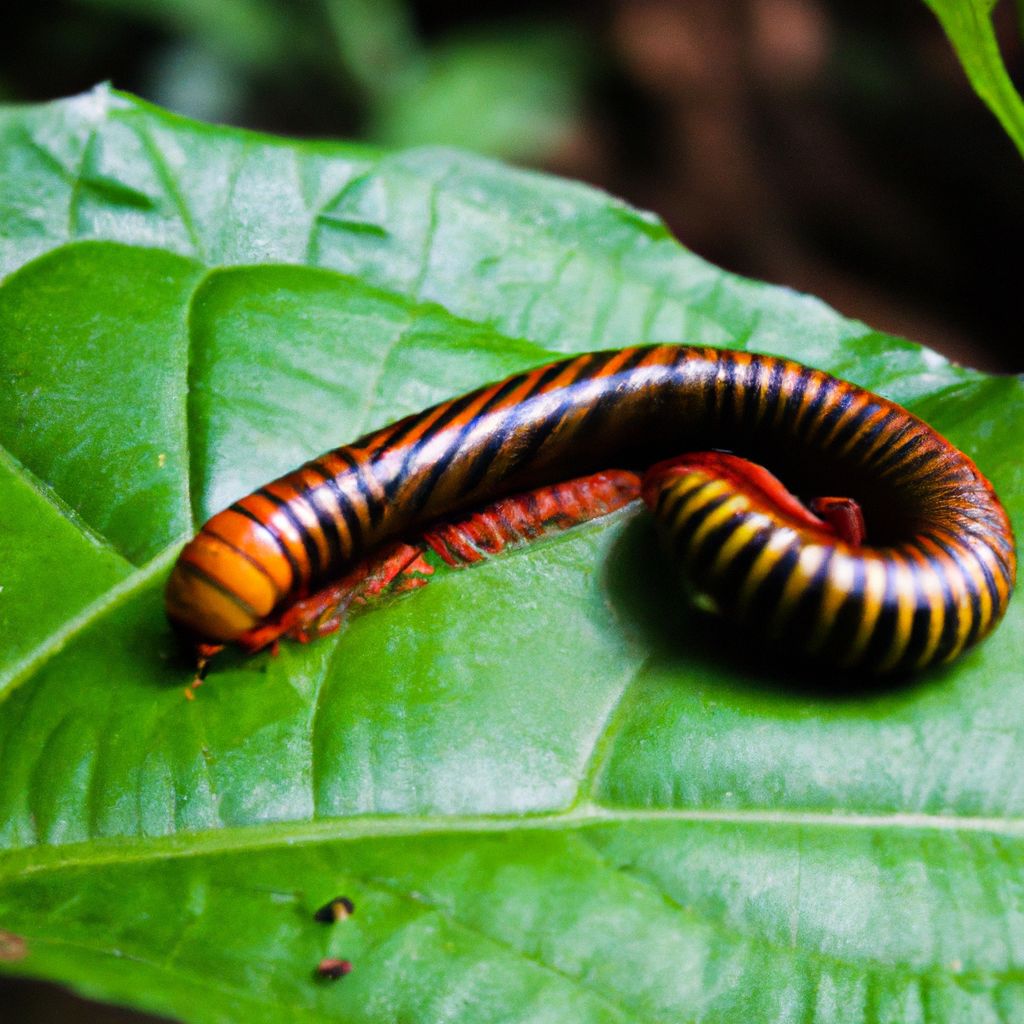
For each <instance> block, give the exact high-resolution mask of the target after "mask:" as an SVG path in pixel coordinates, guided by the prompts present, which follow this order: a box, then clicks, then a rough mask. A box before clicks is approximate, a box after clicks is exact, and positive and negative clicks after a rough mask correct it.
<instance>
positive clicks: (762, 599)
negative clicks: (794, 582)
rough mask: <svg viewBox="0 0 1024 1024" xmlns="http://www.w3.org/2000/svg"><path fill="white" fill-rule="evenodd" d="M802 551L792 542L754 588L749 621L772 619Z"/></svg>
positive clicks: (767, 620) (747, 613)
mask: <svg viewBox="0 0 1024 1024" xmlns="http://www.w3.org/2000/svg"><path fill="white" fill-rule="evenodd" d="M800 552H801V547H800V545H799V544H795V543H794V544H791V545H790V546H789V547H788V548H786V549H785V551H783V552H782V554H781V555H780V556H779V560H778V561H777V562H776V563H775V564H774V565H773V566H772V567H771V569H769V570H768V572H767V573H766V574H765V577H764V579H763V580H761V582H760V583H759V584H758V585H757V587H755V588H754V593H753V595H752V596H751V599H750V603H749V604H748V606H747V611H746V618H747V621H748V622H756V623H758V624H759V625H760V624H765V623H769V622H770V621H771V619H772V616H773V615H774V614H775V612H776V610H777V609H778V608H779V607H780V605H781V603H782V592H783V591H784V590H785V589H786V584H787V583H788V582H789V579H790V577H791V576H792V575H793V571H794V569H796V566H797V562H799V560H800Z"/></svg>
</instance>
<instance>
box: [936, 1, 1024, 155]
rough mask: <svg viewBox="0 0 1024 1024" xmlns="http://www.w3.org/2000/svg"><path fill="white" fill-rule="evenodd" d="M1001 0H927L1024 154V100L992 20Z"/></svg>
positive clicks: (976, 85)
mask: <svg viewBox="0 0 1024 1024" xmlns="http://www.w3.org/2000/svg"><path fill="white" fill-rule="evenodd" d="M996 2H997V0H925V3H926V4H927V5H928V6H929V7H930V8H931V9H932V12H933V13H934V15H935V16H936V17H937V18H938V19H939V21H940V22H941V23H942V27H943V29H944V30H945V32H946V35H947V36H949V41H950V42H951V43H952V44H953V49H954V50H956V53H957V56H958V57H959V58H960V63H961V64H962V65H963V67H964V71H966V72H967V77H968V78H969V79H970V81H971V85H973V86H974V91H975V92H976V93H977V94H978V95H979V96H980V97H981V98H982V99H983V100H984V101H985V103H986V104H988V108H989V110H991V111H992V113H993V114H995V115H996V117H997V118H999V123H1000V124H1001V125H1002V126H1003V128H1004V129H1005V130H1006V134H1007V135H1009V136H1010V138H1011V139H1012V140H1013V141H1014V142H1015V143H1016V145H1017V149H1019V150H1020V153H1021V156H1024V100H1021V97H1020V93H1018V92H1017V90H1016V88H1015V87H1014V84H1013V81H1012V80H1011V78H1010V76H1009V75H1008V74H1007V71H1006V65H1005V64H1004V63H1003V58H1002V55H1001V54H1000V52H999V42H998V40H997V39H996V33H995V28H994V26H993V24H992V12H993V10H994V9H995V6H996Z"/></svg>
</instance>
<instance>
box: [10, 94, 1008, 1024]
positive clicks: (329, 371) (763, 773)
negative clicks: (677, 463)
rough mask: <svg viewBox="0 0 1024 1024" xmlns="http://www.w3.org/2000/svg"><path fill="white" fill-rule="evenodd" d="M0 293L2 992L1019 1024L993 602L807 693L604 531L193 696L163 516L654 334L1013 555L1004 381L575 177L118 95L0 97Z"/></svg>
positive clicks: (416, 1019) (425, 593)
mask: <svg viewBox="0 0 1024 1024" xmlns="http://www.w3.org/2000/svg"><path fill="white" fill-rule="evenodd" d="M0 273H2V274H3V277H2V279H0V388H2V394H3V401H2V402H0V446H2V450H0V631H2V632H0V635H2V640H3V643H2V645H0V945H2V946H3V948H2V949H0V972H4V973H8V974H19V975H25V976H31V977H37V978H48V979H54V980H57V981H60V982H62V983H64V984H67V985H71V986H73V987H74V988H76V989H77V990H78V991H80V992H83V993H86V994H88V995H91V996H93V997H95V998H101V999H105V1000H109V1001H112V1002H123V1003H127V1004H130V1005H132V1006H135V1007H140V1008H144V1009H148V1010H150V1011H152V1012H155V1013H160V1014H163V1015H165V1016H170V1017H173V1018H177V1019H181V1020H185V1021H189V1022H197V1024H214V1022H235V1021H238V1020H240V1019H247V1020H251V1021H253V1022H254V1024H256V1022H268V1024H291V1022H293V1021H296V1020H303V1021H309V1022H318V1021H325V1022H326V1021H337V1020H344V1021H352V1022H366V1024H379V1022H380V1021H387V1020H401V1021H408V1022H411V1024H434V1022H438V1024H439V1022H442V1021H445V1022H458V1024H482V1022H492V1021H493V1022H495V1024H497V1022H502V1024H518V1022H523V1024H525V1022H527V1021H529V1022H531V1024H535V1022H539V1021H550V1022H552V1024H554V1022H558V1024H561V1022H565V1021H572V1022H574V1024H575V1022H620V1021H645V1022H646V1021H651V1022H659V1021H665V1022H668V1021H671V1022H673V1024H675V1022H680V1021H697V1020H699V1021H701V1022H703V1024H740V1022H742V1024H747V1022H752V1021H757V1022H760V1021H773V1022H778V1024H798V1022H799V1024H803V1022H805V1021H810V1020H814V1021H816V1022H818V1024H825V1022H832V1024H880V1022H891V1024H965V1022H968V1024H973V1022H976V1021H977V1022H987V1021H997V1020H1011V1021H1012V1020H1019V1019H1022V1018H1024V981H1022V979H1024V889H1022V887H1021V884H1020V871H1019V865H1020V863H1021V862H1022V858H1024V789H1022V787H1021V784H1020V777H1021V773H1020V764H1021V762H1022V759H1024V701H1022V700H1021V694H1020V688H1021V665H1022V664H1024V605H1022V604H1021V602H1020V600H1019V599H1018V600H1015V601H1013V602H1011V606H1010V609H1009V612H1008V614H1007V618H1006V621H1005V622H1004V624H1003V625H1002V627H1001V628H1000V629H999V630H998V631H997V632H996V633H995V635H994V636H993V637H992V638H991V639H990V640H989V641H987V642H986V643H985V644H983V645H982V646H981V647H980V648H978V649H977V650H974V651H972V652H970V654H969V655H968V656H967V657H965V658H964V659H962V660H961V661H959V662H957V663H956V664H954V665H952V666H949V667H947V668H945V669H942V670H940V671H936V672H932V673H930V674H928V675H926V676H924V677H922V678H920V679H918V680H915V681H914V682H913V683H910V684H907V685H905V686H902V687H895V688H892V689H878V688H877V687H872V686H869V685H867V682H866V681H865V686H864V688H863V690H862V691H860V692H851V690H850V689H849V687H846V688H844V689H841V690H838V689H837V687H836V682H835V680H834V679H833V678H832V677H831V675H830V674H829V673H827V672H824V671H818V672H810V673H808V672H803V673H800V674H794V671H792V670H791V669H790V668H789V667H788V666H787V665H785V664H782V665H775V666H774V667H771V668H766V667H765V666H764V665H763V664H762V663H761V662H760V660H759V658H758V652H757V651H756V649H751V645H750V644H749V643H748V642H747V640H746V638H744V637H737V636H735V635H734V634H733V633H730V631H728V630H727V629H724V628H720V627H715V626H713V625H709V623H708V621H707V620H706V619H705V618H702V617H701V616H700V615H699V614H697V613H695V612H694V611H692V610H690V609H689V608H688V607H687V606H686V605H685V604H684V603H683V602H682V601H681V600H680V598H679V595H678V593H677V592H676V590H675V588H674V586H673V585H672V581H671V579H670V578H669V574H668V573H667V571H666V570H665V569H664V568H663V564H662V563H663V559H662V556H661V554H660V552H659V549H658V546H657V543H656V541H655V537H654V532H653V529H652V527H651V525H650V522H649V521H648V519H647V518H646V516H645V515H644V514H643V513H642V512H641V511H640V510H636V509H626V510H622V511H621V512H619V513H616V514H615V515H612V516H609V517H607V518H606V519H604V520H601V521H598V522H594V523H591V524H588V525H587V526H585V527H582V528H579V529H575V530H571V531H567V532H566V533H564V534H561V535H559V536H557V537H554V538H551V539H549V540H546V541H545V542H544V543H541V544H537V545H532V546H527V547H526V548H524V549H520V550H518V551H515V552H511V553H509V554H507V555H505V556H502V557H496V558H493V559H491V560H489V561H486V562H484V563H483V564H481V565H479V566H476V567H474V568H472V569H467V570H465V571H462V572H445V571H443V570H442V571H438V572H437V573H436V574H435V576H434V577H433V578H432V580H431V582H430V583H429V585H428V586H426V587H424V588H422V589H421V590H419V591H417V592H415V593H413V594H410V595H408V596H406V597H400V598H396V599H393V600H389V601H387V602H384V603H383V604H381V605H380V606H378V607H375V608H374V609H373V610H372V611H370V612H367V613H365V614H361V615H358V616H356V617H354V618H353V619H352V620H351V621H350V622H349V623H348V625H347V628H345V629H344V630H343V631H342V632H340V633H339V634H337V635H334V636H332V637H328V638H324V639H323V640H321V641H318V642H316V643H311V644H309V645H305V646H303V645H297V644H284V645H283V646H282V649H281V652H280V654H279V655H278V656H277V657H272V656H270V655H269V654H268V653H264V654H260V655H257V656H255V657H248V658H247V657H242V656H241V655H238V654H227V655H225V656H224V658H223V660H222V661H221V663H220V664H219V665H217V666H216V668H215V669H214V671H213V672H211V674H210V676H209V677H208V679H207V680H206V683H205V684H204V685H203V686H202V687H200V688H199V689H198V690H197V691H195V692H194V698H195V699H194V700H192V701H188V700H186V699H185V696H184V693H183V689H184V687H185V686H186V684H187V683H188V682H189V680H190V679H191V677H192V673H193V669H194V666H192V665H190V664H189V663H188V659H187V658H184V657H183V656H182V653H181V651H180V650H179V649H178V648H177V647H176V644H175V641H174V638H173V636H172V634H171V632H170V630H169V628H168V626H167V624H166V622H165V619H164V614H163V608H162V600H161V591H162V586H163V584H164V581H165V579H166V577H167V573H168V571H169V568H170V565H171V563H172V562H173V560H174V557H175V556H176V553H177V551H178V548H179V546H180V545H181V543H183V541H184V540H185V539H186V538H187V536H188V535H189V534H190V532H191V530H192V529H193V526H194V523H195V522H196V521H197V520H200V519H202V518H203V517H205V516H206V515H208V514H209V513H210V512H212V511H214V510H215V509H216V508H217V507H219V506H220V505H223V504H224V503H225V502H227V501H230V500H232V499H233V498H234V497H237V496H238V495H240V494H242V493H245V492H246V491H248V490H249V489H251V488H252V487H254V486H256V485H258V484H259V483H260V482H262V481H264V480H265V479H267V478H269V477H271V476H273V475H275V474H277V473H279V472H281V471H283V470H285V469H287V468H289V467H291V466H292V465H294V464H295V463H297V462H299V461H300V460H302V459H303V458H305V457H307V456H309V455H311V454H313V453H316V452H320V451H323V450H325V449H327V448H329V447H332V446H334V445H337V444H339V443H342V442H344V441H347V440H351V439H352V438H353V437H354V436H356V435H357V434H359V433H361V432H363V431H364V430H366V429H369V428H371V427H373V426H376V425H380V424H383V423H386V422H388V421H390V420H393V419H395V418H396V417H399V416H401V415H403V414H406V413H410V412H413V411H416V410H418V409H420V408H422V407H424V406H425V405H428V404H430V403H431V402H434V401H438V400H441V399H443V398H446V397H448V396H450V395H451V394H454V393H457V392H459V391H463V390H466V389H468V388H470V387H473V386H475V385H478V384H481V383H483V382H485V381H488V380H494V379H496V378H500V377H502V376H504V375H506V374H508V373H510V372H512V371H514V370H518V369H521V368H524V367H527V366H532V365H536V364H539V363H541V362H544V361H545V360H546V359H548V358H550V356H551V354H552V353H556V352H557V353H571V352H580V351H585V350H588V349H593V348H600V347H612V346H618V345H622V344H624V343H632V342H642V341H676V342H678V341H688V342H692V343H698V344H719V345H732V346H734V347H737V348H742V349H748V350H752V351H764V352H774V353H778V354H782V355H786V356H793V357H796V358H800V359H802V360H804V361H806V362H809V363H812V364H815V365H818V366H821V367H823V368H825V369H827V370H830V371H832V372H834V373H837V374H839V375H841V376H843V377H846V378H849V379H851V380H854V381H856V382H857V383H860V384H862V385H865V386H867V387H869V388H872V389H874V390H877V391H881V392H882V393H884V394H886V395H887V396H889V397H892V398H894V399H896V400H897V401H901V402H903V403H905V404H907V405H909V406H910V407H911V408H912V409H913V410H915V411H917V412H919V413H921V414H922V415H924V416H926V417H927V418H928V419H929V420H930V421H931V422H932V423H934V425H935V426H936V428H937V429H939V430H940V431H941V432H943V433H944V434H946V435H947V436H948V437H949V438H950V439H951V440H952V441H953V442H954V443H955V444H957V445H959V446H960V447H962V448H963V449H964V450H965V451H966V452H967V453H968V454H969V455H970V456H971V457H972V458H974V459H975V460H976V461H977V462H978V463H979V465H980V466H981V467H982V469H983V470H984V471H985V472H987V473H988V474H989V475H990V476H991V479H992V481H993V483H994V484H995V486H996V488H997V490H998V491H999V493H1000V494H1001V496H1002V497H1003V499H1004V501H1005V502H1006V506H1007V508H1008V511H1009V513H1010V515H1011V518H1012V520H1013V522H1014V525H1015V526H1016V528H1017V530H1018V533H1019V532H1020V530H1021V527H1022V526H1024V465H1022V463H1021V459H1020V438H1021V437H1022V436H1024V382H1022V381H1021V380H1020V379H1016V378H1012V377H990V376H986V375H985V374H982V373H978V372H975V371H971V370H966V369H963V368H959V367H956V366H953V365H951V364H950V363H948V362H947V361H946V360H944V359H942V358H941V357H939V356H937V355H935V354H934V353H931V352H928V351H926V350H923V349H921V348H919V347H918V346H916V345H913V344H911V343H909V342H906V341H902V340H900V339H897V338H894V337H891V336H889V335H885V334H882V333H879V332H877V331H873V330H871V329H870V328H868V327H866V326H865V325H864V324H861V323H858V322H855V321H851V320H847V319H845V318H843V317H841V316H839V315H838V314H837V313H835V312H834V311H832V310H831V309H829V308H828V307H826V306H825V305H823V304H822V303H821V302H819V301H817V300H815V299H813V298H810V297H807V296H802V295H798V294H796V293H795V292H793V291H790V290H788V289H782V288H776V287H772V286H769V285H765V284H760V283H757V282H754V281H750V280H746V279H743V278H738V277H735V276H733V275H730V274H727V273H725V272H723V271H721V270H718V269H717V268H715V267H713V266H711V265H709V264H708V263H706V262H704V261H703V260H701V259H699V258H698V257H696V256H694V255H693V254H692V253H690V252H688V251H687V250H686V249H684V248H683V247H682V246H680V245H679V244H678V243H677V242H676V241H675V240H674V239H672V238H671V236H670V235H669V234H668V232H667V231H666V230H665V228H664V226H663V225H662V224H661V223H660V222H659V221H658V220H657V219H656V218H654V217H653V216H651V215H650V214H647V213H643V212H641V211H637V210H635V209H633V208H631V207H629V206H627V205H625V204H623V203H621V202H619V201H617V200H614V199H612V198H610V197H609V196H607V195H606V194H604V193H601V192H598V191H596V190H593V189H590V188H586V187H584V186H582V185H579V184H576V183H573V182H570V181H563V180H559V179H556V178H553V177H549V176H545V175H540V174H536V173H529V172H523V171H519V170H515V169H513V168H510V167H507V166H504V165H502V164H499V163H496V162H494V161H490V160H486V159H483V158H480V157H476V156H471V155H469V154H466V153H461V152H458V151H454V150H439V149H437V148H428V149H410V150H402V151H396V152H382V151H379V150H376V149H371V148H369V147H366V146H358V145H350V144H340V143H324V142H296V141H291V140H287V139H280V138H274V137H270V136H265V135H259V134H255V133H252V132H243V131H237V130H231V129H223V128H214V127H211V126H209V125H205V124H199V123H195V122H190V121H187V120H185V119H183V118H181V117H179V116H172V115H169V114H167V113H165V112H164V111H161V110H159V109H158V108H155V107H153V106H151V105H149V104H146V103H142V102H140V101H138V100H135V99H134V98H132V97H130V96H127V95H125V94H122V93H118V92H115V91H112V90H110V89H108V88H103V87H100V88H97V89H95V90H94V91H92V92H91V93H89V94H87V95H85V96H80V97H76V98H74V99H70V100H66V101H62V102H59V103H55V104H49V105H42V106H25V107H17V108H9V109H0ZM341 893H343V894H345V896H346V897H347V898H349V899H350V900H351V901H352V903H353V904H354V905H355V906H356V907H358V913H356V914H354V915H352V917H351V918H349V919H347V920H344V921H341V922H339V923H337V924H336V925H333V926H330V927H325V926H324V925H323V924H321V923H319V922H318V921H316V920H315V915H316V913H317V911H318V910H319V909H320V908H322V907H323V906H324V905H325V904H326V903H328V901H330V900H332V899H334V898H335V897H337V896H338V895H339V894H341ZM5 937H6V938H5ZM5 950H6V951H7V955H4V951H5ZM324 960H345V961H348V962H350V963H351V965H352V970H351V973H350V974H348V975H346V976H345V977H343V978H340V979H338V980H337V981H334V982H326V983H325V982H324V981H323V980H322V979H319V978H318V977H317V976H316V968H317V965H318V964H320V963H322V962H323V961H324Z"/></svg>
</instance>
